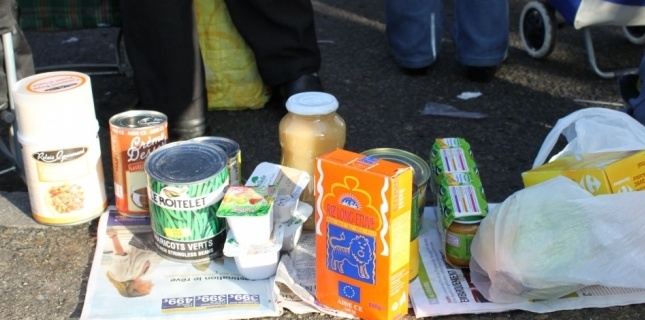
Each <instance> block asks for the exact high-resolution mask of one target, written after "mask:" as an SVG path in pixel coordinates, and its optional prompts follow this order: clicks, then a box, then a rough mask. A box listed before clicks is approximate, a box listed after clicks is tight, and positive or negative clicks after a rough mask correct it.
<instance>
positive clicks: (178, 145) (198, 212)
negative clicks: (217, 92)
mask: <svg viewBox="0 0 645 320" xmlns="http://www.w3.org/2000/svg"><path fill="white" fill-rule="evenodd" d="M144 168H145V171H146V175H147V177H148V199H149V200H150V201H149V207H150V223H151V227H152V230H153V235H154V240H155V245H156V248H157V252H158V253H159V255H160V256H162V257H164V258H166V259H169V260H173V261H177V262H188V263H194V262H200V261H206V260H210V259H213V258H217V257H219V256H221V255H222V251H223V248H224V242H225V240H226V220H225V219H224V218H218V217H217V216H216V213H217V209H218V208H219V205H220V203H221V201H222V198H223V197H224V194H225V193H226V189H227V188H228V186H229V171H228V169H227V155H226V152H224V150H222V149H221V148H219V147H216V146H213V145H211V144H207V143H203V142H195V141H179V142H173V143H169V144H166V145H164V146H162V147H159V148H157V149H156V150H155V151H154V152H152V153H151V154H150V156H148V158H146V161H145V165H144Z"/></svg>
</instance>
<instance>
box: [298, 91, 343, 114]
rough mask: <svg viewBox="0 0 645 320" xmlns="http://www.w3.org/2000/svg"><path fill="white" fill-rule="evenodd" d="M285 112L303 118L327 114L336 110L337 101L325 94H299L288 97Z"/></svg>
mask: <svg viewBox="0 0 645 320" xmlns="http://www.w3.org/2000/svg"><path fill="white" fill-rule="evenodd" d="M286 107H287V110H288V111H289V112H291V113H295V114H299V115H303V116H315V115H323V114H329V113H332V112H334V111H336V109H338V100H336V97H334V96H333V95H331V94H329V93H326V92H318V91H310V92H301V93H297V94H294V95H292V96H291V97H289V99H288V100H287V103H286Z"/></svg>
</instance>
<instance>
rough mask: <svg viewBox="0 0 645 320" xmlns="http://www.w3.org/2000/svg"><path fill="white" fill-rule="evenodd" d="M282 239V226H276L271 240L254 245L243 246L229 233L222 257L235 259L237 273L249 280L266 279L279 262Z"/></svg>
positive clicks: (273, 273)
mask: <svg viewBox="0 0 645 320" xmlns="http://www.w3.org/2000/svg"><path fill="white" fill-rule="evenodd" d="M283 237H284V226H282V224H278V225H277V226H276V227H275V228H274V232H273V234H272V236H271V238H270V239H269V240H268V241H267V242H265V243H263V244H256V245H244V244H239V243H238V242H237V241H235V238H234V237H233V234H232V233H231V232H230V231H229V233H228V234H227V237H226V243H225V244H224V255H225V256H227V257H232V258H234V259H235V265H236V266H237V270H238V271H239V273H240V274H241V275H242V276H244V277H245V278H247V279H250V280H260V279H267V278H269V277H272V276H274V275H275V273H276V271H277V269H278V261H280V249H281V248H282V239H283Z"/></svg>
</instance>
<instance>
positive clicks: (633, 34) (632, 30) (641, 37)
mask: <svg viewBox="0 0 645 320" xmlns="http://www.w3.org/2000/svg"><path fill="white" fill-rule="evenodd" d="M623 33H624V34H625V38H627V40H629V42H631V43H633V44H645V26H629V27H628V26H624V27H623Z"/></svg>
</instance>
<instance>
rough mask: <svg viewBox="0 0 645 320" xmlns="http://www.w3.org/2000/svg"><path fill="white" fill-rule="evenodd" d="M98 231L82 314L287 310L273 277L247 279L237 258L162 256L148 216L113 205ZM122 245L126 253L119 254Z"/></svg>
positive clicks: (222, 314)
mask: <svg viewBox="0 0 645 320" xmlns="http://www.w3.org/2000/svg"><path fill="white" fill-rule="evenodd" d="M97 233H98V236H97V247H96V252H95V256H94V260H93V262H92V269H91V271H90V276H89V280H88V285H87V294H86V297H85V304H84V306H83V311H82V314H81V319H109V318H118V319H157V318H163V319H170V318H172V319H239V318H254V317H272V316H280V315H281V314H282V313H283V311H282V309H281V308H280V307H278V305H277V299H278V295H277V292H276V291H275V290H274V288H275V286H274V278H273V277H271V278H269V279H266V280H247V279H246V278H244V277H243V276H241V275H240V274H239V273H238V271H237V267H236V265H235V261H234V260H233V259H232V258H228V257H224V258H219V259H213V260H210V261H206V262H200V263H192V264H191V263H178V262H174V261H171V260H168V259H165V258H163V257H161V256H159V255H158V254H157V252H156V250H155V249H154V244H152V243H151V236H152V229H151V227H150V220H149V218H128V217H125V216H122V215H119V214H118V213H117V212H116V210H114V207H110V208H109V209H108V211H106V212H105V213H104V214H103V215H102V216H101V218H100V220H99V226H98V231H97ZM119 247H120V248H119ZM121 250H122V251H123V252H126V253H127V254H125V255H118V254H117V252H118V251H121Z"/></svg>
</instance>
